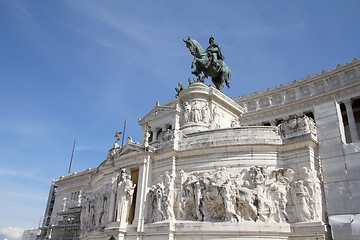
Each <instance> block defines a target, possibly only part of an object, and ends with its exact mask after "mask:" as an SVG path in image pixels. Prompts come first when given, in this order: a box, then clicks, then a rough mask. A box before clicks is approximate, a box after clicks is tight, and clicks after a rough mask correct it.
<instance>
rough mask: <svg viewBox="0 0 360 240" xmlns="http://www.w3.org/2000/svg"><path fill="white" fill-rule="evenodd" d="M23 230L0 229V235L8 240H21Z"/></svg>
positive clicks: (15, 228) (14, 228)
mask: <svg viewBox="0 0 360 240" xmlns="http://www.w3.org/2000/svg"><path fill="white" fill-rule="evenodd" d="M24 230H25V229H23V228H18V227H7V228H0V233H1V234H4V235H5V236H6V238H7V239H8V240H17V239H21V238H22V236H23V233H24Z"/></svg>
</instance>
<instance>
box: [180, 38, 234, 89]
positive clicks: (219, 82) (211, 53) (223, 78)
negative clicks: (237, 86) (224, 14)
mask: <svg viewBox="0 0 360 240" xmlns="http://www.w3.org/2000/svg"><path fill="white" fill-rule="evenodd" d="M183 41H184V42H185V43H186V47H187V48H189V50H190V53H191V54H192V55H193V56H194V60H193V62H192V65H191V68H194V67H195V70H194V71H193V72H192V74H194V75H195V76H197V77H198V79H199V80H200V81H203V79H204V77H206V78H207V77H211V80H212V82H213V83H214V85H215V87H216V88H217V89H218V90H220V91H222V89H223V87H224V82H225V84H226V86H227V87H228V88H230V78H231V71H230V69H229V68H228V66H226V64H225V63H224V62H223V60H224V59H225V57H224V56H223V55H222V53H221V48H220V46H219V45H218V44H216V43H215V41H214V38H213V36H211V37H210V39H209V44H210V46H209V47H208V48H207V49H206V51H204V49H203V47H202V46H201V45H200V43H198V42H197V41H196V40H195V39H191V38H190V37H189V38H188V39H187V40H183ZM201 73H204V77H202V76H201Z"/></svg>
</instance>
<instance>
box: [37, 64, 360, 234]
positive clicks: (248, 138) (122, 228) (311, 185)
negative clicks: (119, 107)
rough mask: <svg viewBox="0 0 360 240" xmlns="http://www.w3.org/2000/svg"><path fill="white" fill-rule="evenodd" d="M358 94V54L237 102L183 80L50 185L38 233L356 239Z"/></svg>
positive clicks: (359, 163)
mask: <svg viewBox="0 0 360 240" xmlns="http://www.w3.org/2000/svg"><path fill="white" fill-rule="evenodd" d="M359 96H360V61H359V60H357V59H355V60H354V61H353V62H351V63H348V64H345V65H343V66H338V67H336V68H335V69H332V70H329V71H323V72H322V73H321V74H317V75H315V76H309V77H308V78H306V79H302V80H299V81H294V82H293V83H290V84H287V85H281V86H279V87H277V88H274V89H268V90H266V91H264V92H260V93H254V94H251V95H249V96H243V97H240V98H235V99H232V98H230V97H228V96H226V95H225V94H223V93H222V92H220V91H218V90H217V89H215V88H213V87H209V86H206V85H205V84H203V83H201V82H194V83H191V84H190V85H189V86H188V87H187V88H185V89H183V90H181V91H180V92H179V96H178V98H176V99H174V100H172V101H170V102H168V103H165V104H162V105H160V104H159V103H158V102H157V103H156V105H155V107H154V108H153V109H152V110H151V111H150V112H149V113H148V114H147V115H146V116H145V117H143V118H142V119H139V125H140V126H142V139H141V142H140V143H135V142H133V141H132V139H131V137H129V138H128V141H127V144H126V145H125V146H124V147H119V145H117V143H115V144H114V146H113V147H112V148H111V149H110V150H109V153H108V155H107V158H106V160H105V161H103V162H102V163H101V164H100V165H99V166H98V167H97V168H95V169H87V170H85V171H83V172H81V173H76V174H75V173H74V174H72V175H70V176H66V177H61V178H60V179H58V180H55V181H53V183H52V185H51V189H50V193H49V199H48V203H47V207H46V211H45V218H44V223H43V225H42V227H41V228H40V229H39V234H38V236H37V239H104V240H105V239H179V240H180V239H331V238H333V239H357V238H359V237H360V226H359V222H360V215H359V213H360V207H359V206H360V204H359V203H360V194H359V191H358V190H359V189H360V161H359V159H360V153H359V149H360V142H359V141H358V140H359V128H360V97H359Z"/></svg>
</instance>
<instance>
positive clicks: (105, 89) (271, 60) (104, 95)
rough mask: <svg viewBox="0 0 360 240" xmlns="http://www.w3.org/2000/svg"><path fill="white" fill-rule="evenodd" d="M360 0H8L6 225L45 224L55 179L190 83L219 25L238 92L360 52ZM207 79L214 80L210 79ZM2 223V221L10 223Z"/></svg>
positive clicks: (2, 92) (91, 159)
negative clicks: (193, 49) (188, 43)
mask: <svg viewBox="0 0 360 240" xmlns="http://www.w3.org/2000/svg"><path fill="white" fill-rule="evenodd" d="M359 9H360V1H347V0H346V1H331V0H327V1H320V0H319V1H295V0H292V1H289V0H286V1H285V0H283V1H280V0H278V1H268V0H264V1H250V0H249V1H156V0H154V1H118V0H116V1H115V0H114V1H110V0H108V1H91V0H88V1H82V0H78V1H70V0H63V1H39V0H34V1H20V0H0V36H1V37H0V43H1V44H0V81H1V85H0V110H1V112H0V163H1V165H0V196H1V198H0V212H1V217H0V233H3V232H4V231H5V230H4V229H9V227H12V228H15V227H17V228H34V227H38V224H39V220H40V218H41V216H42V215H43V214H44V211H45V205H46V200H47V195H48V191H49V187H50V183H51V179H53V178H55V179H57V178H59V177H60V176H61V175H66V174H67V170H68V167H69V161H70V157H71V151H72V144H73V141H74V138H76V139H77V145H76V149H75V153H74V162H73V166H72V172H73V171H75V172H80V171H83V170H85V169H86V168H89V167H91V168H93V167H97V165H98V164H99V163H101V162H102V161H103V160H104V159H105V158H106V154H107V151H108V150H109V149H110V148H111V146H112V144H113V143H114V134H115V131H116V130H122V128H123V123H124V119H125V117H126V118H127V129H126V136H129V135H130V136H132V137H133V140H134V141H140V133H141V128H140V126H138V124H137V118H138V117H139V118H142V117H144V116H145V115H146V114H147V113H148V112H149V111H150V110H151V109H152V108H153V107H154V106H155V102H156V101H157V100H158V101H159V102H160V104H162V103H165V102H168V101H170V100H172V99H174V95H175V90H174V88H175V87H176V86H177V83H178V82H182V83H183V84H184V85H185V86H187V79H188V78H189V77H192V75H191V69H190V66H191V61H192V59H193V57H192V56H191V55H190V52H189V51H188V49H187V48H186V47H185V44H184V42H183V41H182V40H183V39H185V38H187V37H188V36H191V37H192V38H194V39H196V40H197V41H198V42H200V43H201V44H202V45H203V47H204V48H206V47H207V46H208V39H209V37H210V35H213V36H214V38H215V42H217V43H218V44H219V45H220V46H221V48H222V52H223V55H224V56H225V62H226V64H227V65H228V66H229V68H230V70H231V71H232V78H231V81H230V84H231V89H224V92H225V93H226V94H227V95H229V96H230V97H238V96H242V95H243V94H245V95H246V94H250V93H252V92H255V91H261V90H265V89H267V88H272V87H276V86H279V85H280V84H285V83H288V82H292V81H293V80H295V79H297V80H300V79H302V78H304V77H306V76H307V75H313V74H316V73H320V72H321V71H322V70H323V69H325V70H329V69H331V68H334V67H336V65H337V64H345V63H347V62H351V61H352V60H353V58H355V57H356V58H358V57H360V44H359V39H360V32H359V23H360V21H359ZM207 83H208V84H210V81H209V80H207ZM2 229H3V230H2Z"/></svg>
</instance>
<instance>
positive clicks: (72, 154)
mask: <svg viewBox="0 0 360 240" xmlns="http://www.w3.org/2000/svg"><path fill="white" fill-rule="evenodd" d="M75 142H76V138H75V139H74V146H73V150H72V153H71V160H70V166H69V171H68V175H70V170H71V164H72V160H73V156H74V150H75Z"/></svg>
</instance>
